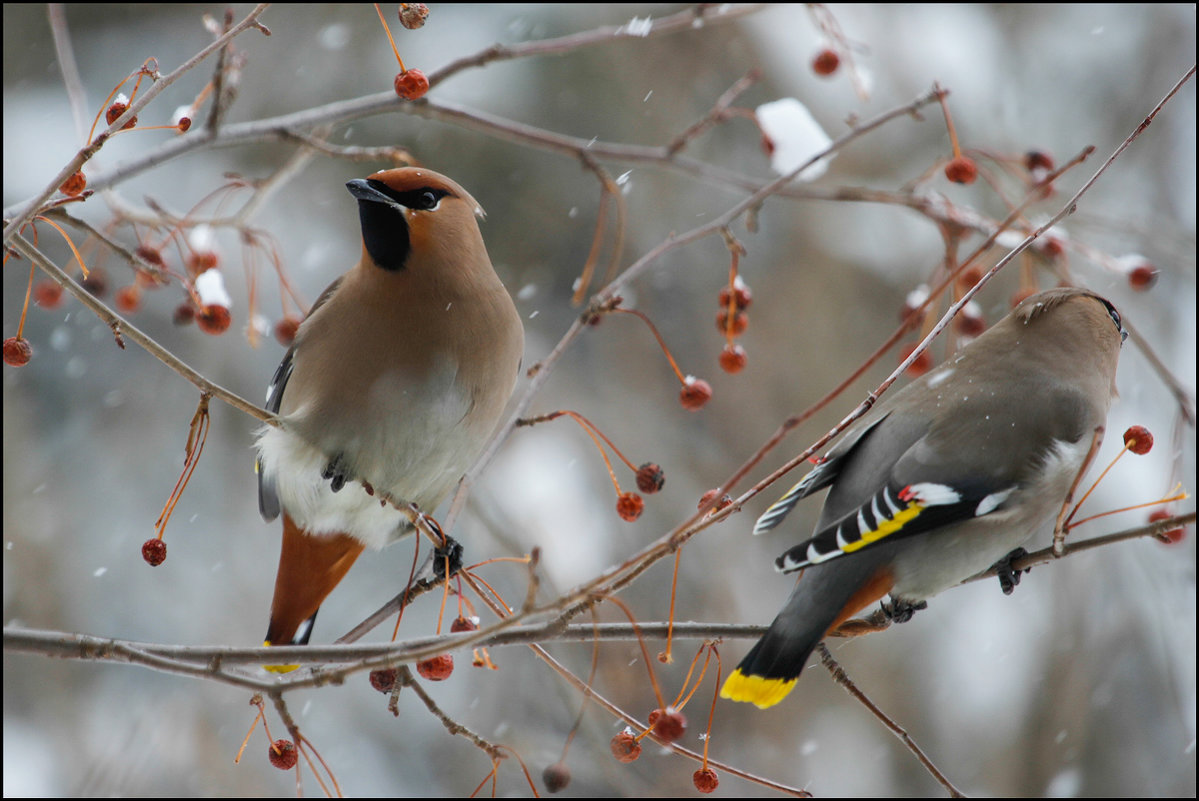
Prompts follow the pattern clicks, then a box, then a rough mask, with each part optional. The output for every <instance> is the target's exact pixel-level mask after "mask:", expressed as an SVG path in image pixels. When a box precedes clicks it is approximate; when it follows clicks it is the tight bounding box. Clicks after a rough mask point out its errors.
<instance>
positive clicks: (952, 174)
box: [945, 156, 978, 184]
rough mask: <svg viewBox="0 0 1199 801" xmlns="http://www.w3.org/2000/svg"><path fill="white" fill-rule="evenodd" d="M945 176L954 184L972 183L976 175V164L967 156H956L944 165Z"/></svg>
mask: <svg viewBox="0 0 1199 801" xmlns="http://www.w3.org/2000/svg"><path fill="white" fill-rule="evenodd" d="M945 177H946V178H948V179H949V180H951V181H953V182H954V183H955V184H972V183H974V179H975V178H977V177H978V166H977V165H976V164H975V163H974V159H972V158H970V157H968V156H958V157H957V158H954V159H952V160H950V162H949V163H948V164H946V165H945Z"/></svg>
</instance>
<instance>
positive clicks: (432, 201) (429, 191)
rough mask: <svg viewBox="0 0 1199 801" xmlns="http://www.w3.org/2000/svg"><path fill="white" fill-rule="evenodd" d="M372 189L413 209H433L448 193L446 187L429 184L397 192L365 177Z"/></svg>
mask: <svg viewBox="0 0 1199 801" xmlns="http://www.w3.org/2000/svg"><path fill="white" fill-rule="evenodd" d="M366 182H367V183H368V184H370V186H371V188H372V189H375V190H377V191H378V192H379V194H381V195H386V196H387V197H389V198H391V199H392V200H394V201H395V202H396V203H399V204H400V205H401V206H403V207H404V208H406V209H413V210H414V211H433V210H434V209H436V208H437V206H438V205H439V204H440V203H441V199H442V198H443V197H446V196H447V195H449V194H450V192H449V190H448V189H440V188H434V187H431V186H422V187H420V188H419V189H406V190H404V191H403V192H398V191H396V190H395V189H392V188H391V187H390V186H388V185H387V184H385V183H383V182H382V181H376V180H373V179H369V178H368V179H367V181H366Z"/></svg>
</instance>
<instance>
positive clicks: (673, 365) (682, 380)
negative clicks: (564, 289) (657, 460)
mask: <svg viewBox="0 0 1199 801" xmlns="http://www.w3.org/2000/svg"><path fill="white" fill-rule="evenodd" d="M611 311H614V312H621V313H622V314H632V315H634V316H635V317H640V318H641V319H642V321H644V322H645V324H646V325H648V326H649V330H650V331H652V332H653V334H654V338H655V339H657V340H658V345H660V346H661V347H662V352H663V353H665V354H666V360H667V361H669V362H670V369H672V370H674V374H675V375H676V376H678V379H679V383H680V384H682V385H683V386H686V385H687V379H686V377H684V375H683V371H682V370H680V369H679V366H678V364H677V363H676V362H675V360H674V356H671V355H670V348H668V347H666V341H665V340H663V339H662V335H661V334H660V333H658V327H657V326H656V325H654V324H653V322H652V321H651V320H650V319H649V317H647V316H646V315H645V313H644V312H642V311H638V310H637V309H625V308H621V307H616V308H613V309H611ZM630 466H631V465H630Z"/></svg>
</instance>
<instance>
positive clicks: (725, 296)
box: [720, 280, 754, 311]
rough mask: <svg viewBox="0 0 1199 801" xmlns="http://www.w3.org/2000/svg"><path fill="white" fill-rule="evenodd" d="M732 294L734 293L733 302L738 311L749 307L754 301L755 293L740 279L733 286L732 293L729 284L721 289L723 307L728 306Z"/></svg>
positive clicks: (721, 304)
mask: <svg viewBox="0 0 1199 801" xmlns="http://www.w3.org/2000/svg"><path fill="white" fill-rule="evenodd" d="M730 294H731V295H732V300H733V304H734V306H735V307H736V309H737V311H744V310H746V309H748V308H749V304H751V303H753V302H754V295H753V293H752V292H750V290H749V287H748V286H746V285H745V284H743V283H742V282H741V281H740V280H738V281H737V283H736V284H735V285H734V286H733V289H732V291H731V293H730V290H729V288H728V287H727V286H726V287H723V288H722V289H721V290H720V306H721V308H724V309H727V308H728V305H729V296H730Z"/></svg>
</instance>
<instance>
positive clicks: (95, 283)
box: [79, 267, 108, 298]
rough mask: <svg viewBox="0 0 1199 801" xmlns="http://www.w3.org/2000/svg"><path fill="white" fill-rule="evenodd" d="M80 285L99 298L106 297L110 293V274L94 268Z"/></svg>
mask: <svg viewBox="0 0 1199 801" xmlns="http://www.w3.org/2000/svg"><path fill="white" fill-rule="evenodd" d="M79 283H80V284H82V285H83V288H84V289H86V290H87V291H88V292H91V293H92V294H93V295H95V296H96V297H98V298H102V297H104V295H105V294H106V293H107V292H108V274H107V273H105V272H104V271H103V270H102V269H100V268H99V267H93V268H92V269H91V270H89V271H88V274H87V277H86V278H84V279H83V280H82V281H80V282H79Z"/></svg>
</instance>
